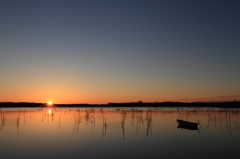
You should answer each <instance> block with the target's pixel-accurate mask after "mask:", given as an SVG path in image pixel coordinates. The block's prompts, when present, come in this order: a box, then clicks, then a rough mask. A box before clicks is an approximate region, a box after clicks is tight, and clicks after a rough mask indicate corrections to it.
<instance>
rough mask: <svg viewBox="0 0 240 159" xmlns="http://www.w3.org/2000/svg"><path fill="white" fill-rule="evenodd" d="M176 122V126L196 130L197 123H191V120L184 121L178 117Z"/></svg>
mask: <svg viewBox="0 0 240 159" xmlns="http://www.w3.org/2000/svg"><path fill="white" fill-rule="evenodd" d="M177 122H178V124H179V125H178V128H184V129H188V130H198V123H193V122H189V121H184V120H180V119H177Z"/></svg>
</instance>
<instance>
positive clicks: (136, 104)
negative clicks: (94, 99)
mask: <svg viewBox="0 0 240 159" xmlns="http://www.w3.org/2000/svg"><path fill="white" fill-rule="evenodd" d="M46 106H47V104H46V103H24V102H20V103H13V102H2V103H0V108H12V107H13V108H14V107H17V108H19V107H46ZM52 106H53V107H218V108H240V102H239V101H233V102H192V103H182V102H161V103H160V102H155V103H142V102H131V103H108V104H54V105H52Z"/></svg>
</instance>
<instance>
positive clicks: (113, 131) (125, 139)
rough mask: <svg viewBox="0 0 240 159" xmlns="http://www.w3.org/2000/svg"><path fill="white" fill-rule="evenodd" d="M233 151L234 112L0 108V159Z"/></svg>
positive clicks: (238, 115) (238, 124) (238, 129)
mask: <svg viewBox="0 0 240 159" xmlns="http://www.w3.org/2000/svg"><path fill="white" fill-rule="evenodd" d="M176 119H182V120H186V121H191V122H196V123H199V124H198V127H197V128H195V130H189V129H191V128H189V127H181V126H180V128H179V125H178V123H177V121H176ZM239 147H240V109H220V108H56V107H55V108H0V156H1V158H179V157H180V158H191V159H192V158H233V157H234V158H235V157H236V156H238V155H239Z"/></svg>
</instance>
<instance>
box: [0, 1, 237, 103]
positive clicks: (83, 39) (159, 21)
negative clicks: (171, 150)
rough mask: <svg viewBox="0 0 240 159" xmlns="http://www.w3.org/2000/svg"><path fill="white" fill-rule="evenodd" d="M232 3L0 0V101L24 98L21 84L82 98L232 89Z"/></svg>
mask: <svg viewBox="0 0 240 159" xmlns="http://www.w3.org/2000/svg"><path fill="white" fill-rule="evenodd" d="M239 6H240V1H234V0H232V1H227V0H226V1H224V0H218V1H217V0H215V1H213V0H212V1H211V0H208V1H205V0H201V1H190V0H182V1H177V0H172V1H157V0H150V1H139V0H135V1H134V0H132V1H124V0H121V1H97V0H92V1H91V0H90V1H79V0H76V1H74V0H68V1H66V0H65V1H60V0H55V1H51V0H48V1H44V0H41V1H31V0H29V1H27V0H22V1H19V0H8V1H3V0H2V1H0V24H1V28H0V53H1V54H0V74H1V79H0V86H1V91H0V94H1V95H2V96H3V99H0V101H11V100H12V101H19V100H24V101H26V100H27V101H29V100H30V99H28V98H26V96H28V95H29V93H30V92H36V93H34V98H31V100H34V101H37V100H39V101H42V100H48V99H49V100H50V99H51V100H55V101H57V102H67V100H69V102H88V103H91V102H92V103H94V102H95V103H96V102H98V103H106V102H111V101H114V102H127V101H135V100H143V101H164V100H180V99H185V98H198V97H215V96H234V95H239V94H240V85H239V80H240V71H239V68H240V64H239V59H240V53H239V51H240V45H239V42H240V31H239V28H240V21H239V19H240V11H239ZM46 77H47V78H46ZM23 92H25V93H23ZM37 92H40V93H37ZM12 94H15V97H12ZM43 94H44V95H43ZM56 94H57V95H56ZM68 95H69V96H71V98H70V97H69V98H66V99H64V100H60V98H62V97H63V96H68ZM45 98H47V99H45Z"/></svg>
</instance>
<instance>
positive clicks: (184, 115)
mask: <svg viewBox="0 0 240 159" xmlns="http://www.w3.org/2000/svg"><path fill="white" fill-rule="evenodd" d="M239 115H240V114H239V109H226V108H225V109H222V108H221V109H220V108H78V109H74V108H70V109H69V108H65V109H64V108H56V107H55V108H46V109H45V108H42V109H29V108H28V109H19V110H14V109H7V108H5V109H1V110H0V121H1V124H0V130H1V131H4V128H5V127H8V126H14V127H15V128H16V130H17V131H16V132H17V133H19V127H20V126H22V125H24V126H27V123H28V122H30V121H31V120H34V122H35V124H36V126H37V124H38V123H37V121H36V119H34V118H32V116H34V117H39V116H41V122H42V123H44V122H46V123H49V122H52V123H55V124H57V125H58V128H59V129H60V127H61V121H62V122H64V123H65V124H69V121H71V120H72V123H73V130H72V133H71V134H74V133H76V134H78V132H79V130H80V125H82V129H84V127H87V128H90V129H91V130H92V131H94V128H95V125H96V124H98V127H99V126H100V125H102V127H103V128H102V129H103V133H102V136H103V137H105V136H107V131H111V129H119V130H120V131H121V132H122V135H123V138H125V137H124V135H125V129H130V127H132V128H134V129H135V132H136V133H138V132H139V131H141V130H142V129H145V132H146V136H147V137H149V136H152V135H153V129H152V125H153V120H154V121H155V123H156V125H159V123H160V125H161V127H164V126H165V125H167V124H169V123H170V124H173V123H172V122H173V121H176V119H178V118H179V119H181V120H185V121H193V122H196V123H199V126H198V127H195V128H194V129H192V128H190V127H189V126H187V125H181V124H179V125H178V124H177V122H176V123H175V125H174V127H176V128H181V129H186V130H198V129H199V127H200V128H201V124H202V125H203V126H205V127H206V128H207V129H213V128H214V129H216V128H219V129H221V130H222V129H226V130H228V131H229V134H230V135H232V132H231V131H235V130H239V129H240V118H239ZM26 116H28V117H29V118H26ZM96 118H97V119H98V121H97V122H96V121H95V120H96ZM64 120H65V121H64ZM26 121H27V122H26ZM162 121H164V123H165V124H162V123H163V122H162ZM126 125H127V126H126ZM141 127H144V128H141ZM11 130H12V129H11ZM114 132H116V131H114Z"/></svg>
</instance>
